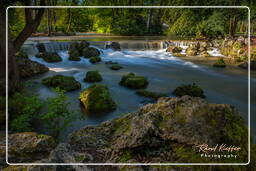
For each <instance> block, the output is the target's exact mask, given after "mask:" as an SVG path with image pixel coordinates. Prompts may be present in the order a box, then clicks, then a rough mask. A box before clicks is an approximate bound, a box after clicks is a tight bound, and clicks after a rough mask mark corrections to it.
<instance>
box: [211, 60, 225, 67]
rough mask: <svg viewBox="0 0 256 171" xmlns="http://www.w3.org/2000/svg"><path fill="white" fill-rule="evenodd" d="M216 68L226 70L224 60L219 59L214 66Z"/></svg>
mask: <svg viewBox="0 0 256 171" xmlns="http://www.w3.org/2000/svg"><path fill="white" fill-rule="evenodd" d="M213 66H214V67H219V68H225V67H226V63H225V61H224V59H223V58H219V59H218V60H217V61H216V62H215V63H214V64H213Z"/></svg>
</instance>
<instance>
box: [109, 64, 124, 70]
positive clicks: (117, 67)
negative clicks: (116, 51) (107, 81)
mask: <svg viewBox="0 0 256 171" xmlns="http://www.w3.org/2000/svg"><path fill="white" fill-rule="evenodd" d="M109 68H110V69H112V70H120V69H122V68H123V67H122V66H120V65H118V64H113V65H111V66H110V67H109Z"/></svg>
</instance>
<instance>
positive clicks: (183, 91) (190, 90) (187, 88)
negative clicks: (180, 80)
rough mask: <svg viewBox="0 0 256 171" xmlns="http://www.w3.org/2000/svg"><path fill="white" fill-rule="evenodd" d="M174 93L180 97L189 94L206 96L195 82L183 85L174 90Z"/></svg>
mask: <svg viewBox="0 0 256 171" xmlns="http://www.w3.org/2000/svg"><path fill="white" fill-rule="evenodd" d="M173 94H174V95H175V96H178V97H181V96H185V95H188V96H192V97H201V98H205V95H204V91H203V90H202V89H201V88H200V87H199V86H197V85H196V84H195V83H193V84H187V85H181V86H179V87H177V88H176V89H175V90H174V91H173Z"/></svg>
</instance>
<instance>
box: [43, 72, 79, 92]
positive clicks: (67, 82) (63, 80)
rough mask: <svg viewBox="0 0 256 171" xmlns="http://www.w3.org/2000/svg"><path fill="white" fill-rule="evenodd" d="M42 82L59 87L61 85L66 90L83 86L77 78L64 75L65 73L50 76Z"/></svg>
mask: <svg viewBox="0 0 256 171" xmlns="http://www.w3.org/2000/svg"><path fill="white" fill-rule="evenodd" d="M42 84H44V85H46V86H48V87H53V88H57V87H59V88H60V89H62V90H65V91H72V90H77V89H80V88H81V84H80V83H79V82H78V81H76V80H75V78H74V77H72V76H64V75H54V76H52V77H48V78H45V79H43V80H42Z"/></svg>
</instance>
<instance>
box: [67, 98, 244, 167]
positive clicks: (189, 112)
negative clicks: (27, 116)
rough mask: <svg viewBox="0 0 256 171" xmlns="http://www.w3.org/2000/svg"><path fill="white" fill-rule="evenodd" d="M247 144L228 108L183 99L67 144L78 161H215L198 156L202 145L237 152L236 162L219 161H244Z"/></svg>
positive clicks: (86, 131) (89, 130) (82, 133)
mask: <svg viewBox="0 0 256 171" xmlns="http://www.w3.org/2000/svg"><path fill="white" fill-rule="evenodd" d="M247 140H248V139H247V128H246V126H245V125H244V122H243V120H242V118H241V117H240V116H239V115H238V113H237V111H236V110H235V109H234V108H233V107H231V106H230V105H226V104H211V103H208V102H207V101H206V100H204V99H201V98H198V97H190V96H183V97H180V98H167V97H162V98H160V99H159V100H158V102H157V103H156V104H148V105H145V106H143V107H141V108H140V109H139V110H138V111H137V112H133V113H130V114H127V115H126V116H124V117H121V118H117V119H114V120H112V121H107V122H104V123H102V124H100V125H99V126H86V127H84V128H82V129H80V130H78V131H76V132H74V133H72V134H71V135H70V137H69V142H68V143H69V145H70V148H69V151H70V152H69V154H70V155H71V156H73V153H80V154H83V155H84V157H81V158H80V159H81V161H82V162H131V163H132V162H155V163H158V162H161V163H164V162H185V163H186V162H220V161H219V160H218V159H217V158H215V159H214V158H204V157H201V156H200V154H201V153H202V152H200V153H199V152H198V150H199V149H198V148H197V146H198V145H201V144H208V145H209V146H216V145H217V144H219V145H220V144H227V145H233V146H236V147H240V148H241V149H240V150H239V151H233V152H232V154H236V155H238V156H239V158H238V159H234V158H229V159H228V158H222V159H221V162H234V161H236V162H247V146H248V142H247ZM191 156H193V157H191ZM73 157H74V156H73Z"/></svg>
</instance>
